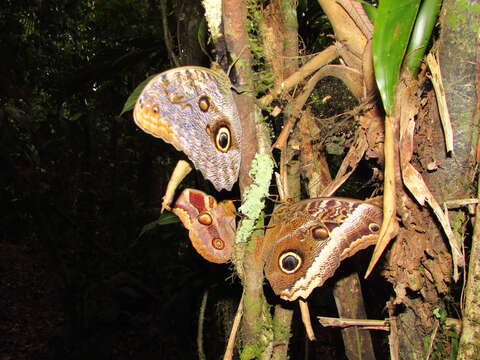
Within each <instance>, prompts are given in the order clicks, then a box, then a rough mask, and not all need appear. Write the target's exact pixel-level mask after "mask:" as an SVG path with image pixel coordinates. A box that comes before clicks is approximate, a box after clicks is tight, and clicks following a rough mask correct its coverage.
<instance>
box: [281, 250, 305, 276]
mask: <svg viewBox="0 0 480 360" xmlns="http://www.w3.org/2000/svg"><path fill="white" fill-rule="evenodd" d="M278 265H279V266H280V269H281V270H282V271H283V272H284V273H285V274H293V273H294V272H296V271H297V270H298V269H299V268H300V266H302V258H301V257H300V255H298V254H297V253H295V252H293V251H287V252H284V253H283V254H282V255H280V258H279V259H278Z"/></svg>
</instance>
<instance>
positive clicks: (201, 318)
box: [197, 289, 208, 360]
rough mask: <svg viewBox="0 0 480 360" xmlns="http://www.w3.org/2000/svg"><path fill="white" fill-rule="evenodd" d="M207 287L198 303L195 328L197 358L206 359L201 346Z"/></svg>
mask: <svg viewBox="0 0 480 360" xmlns="http://www.w3.org/2000/svg"><path fill="white" fill-rule="evenodd" d="M207 299H208V289H205V291H204V292H203V296H202V304H201V305H200V312H199V314H198V328H197V348H198V359H199V360H207V357H206V356H205V349H204V348H203V323H204V322H205V309H206V308H207Z"/></svg>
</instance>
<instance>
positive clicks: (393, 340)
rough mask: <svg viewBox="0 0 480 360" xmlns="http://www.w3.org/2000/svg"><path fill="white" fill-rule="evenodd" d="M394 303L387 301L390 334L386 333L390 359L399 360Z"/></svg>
mask: <svg viewBox="0 0 480 360" xmlns="http://www.w3.org/2000/svg"><path fill="white" fill-rule="evenodd" d="M393 307H394V305H393V303H392V302H391V301H389V302H388V317H389V323H390V334H389V335H388V345H389V347H390V359H391V360H399V359H400V357H399V342H398V327H397V317H396V316H394V315H393V314H394V308H393Z"/></svg>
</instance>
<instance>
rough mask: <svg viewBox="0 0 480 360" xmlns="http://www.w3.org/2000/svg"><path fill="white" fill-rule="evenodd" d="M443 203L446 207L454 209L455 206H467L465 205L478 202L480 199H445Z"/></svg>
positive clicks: (479, 202)
mask: <svg viewBox="0 0 480 360" xmlns="http://www.w3.org/2000/svg"><path fill="white" fill-rule="evenodd" d="M444 204H445V206H446V207H447V208H448V209H456V208H459V207H463V206H467V205H475V204H480V199H456V200H447V201H445V202H444Z"/></svg>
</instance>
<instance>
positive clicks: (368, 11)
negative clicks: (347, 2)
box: [358, 0, 377, 25]
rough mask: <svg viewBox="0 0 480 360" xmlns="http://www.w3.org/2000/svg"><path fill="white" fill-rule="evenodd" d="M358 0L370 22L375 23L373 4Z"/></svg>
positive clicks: (375, 10)
mask: <svg viewBox="0 0 480 360" xmlns="http://www.w3.org/2000/svg"><path fill="white" fill-rule="evenodd" d="M358 1H360V2H361V3H362V7H363V10H364V11H365V13H366V14H367V16H368V18H369V19H370V21H371V22H372V24H374V25H375V17H376V16H377V8H376V7H375V6H373V5H372V4H370V3H368V2H366V1H362V0H358Z"/></svg>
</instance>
